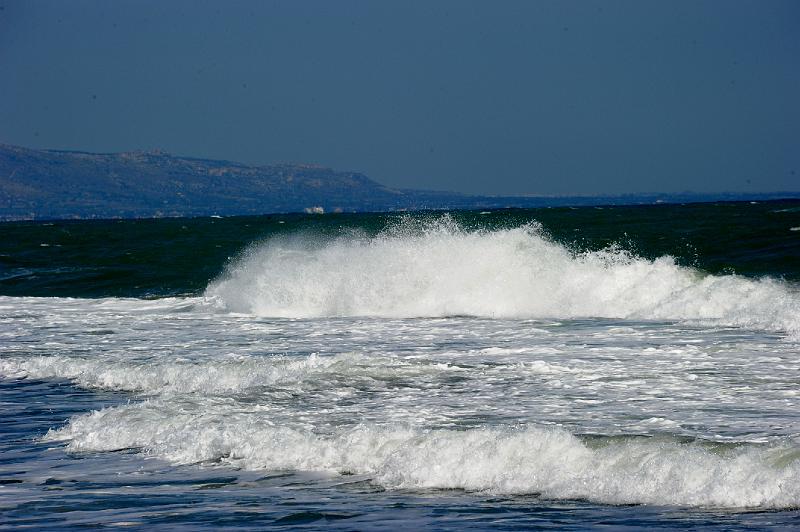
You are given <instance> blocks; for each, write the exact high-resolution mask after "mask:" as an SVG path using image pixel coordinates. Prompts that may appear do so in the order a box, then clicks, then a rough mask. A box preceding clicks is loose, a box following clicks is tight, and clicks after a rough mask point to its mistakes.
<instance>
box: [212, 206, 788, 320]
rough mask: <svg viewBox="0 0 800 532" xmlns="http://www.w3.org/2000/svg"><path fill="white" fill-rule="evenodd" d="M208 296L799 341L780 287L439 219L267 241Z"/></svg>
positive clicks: (265, 306) (231, 301) (259, 308)
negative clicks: (769, 335)
mask: <svg viewBox="0 0 800 532" xmlns="http://www.w3.org/2000/svg"><path fill="white" fill-rule="evenodd" d="M206 297H207V298H208V300H209V301H211V302H213V303H215V304H217V305H219V306H220V307H221V308H223V309H225V310H227V311H231V312H240V313H248V314H255V315H259V316H272V317H292V318H301V317H322V316H377V317H431V316H457V315H468V316H478V317H491V318H590V317H593V318H596V317H601V318H622V319H635V320H701V321H705V322H710V323H714V324H717V325H731V326H742V327H752V328H758V329H765V330H777V331H784V332H788V333H790V334H796V333H797V332H798V330H800V294H798V293H797V290H796V289H794V288H792V287H790V286H789V285H787V284H786V283H784V282H781V281H778V280H774V279H770V278H763V279H748V278H744V277H740V276H736V275H709V274H705V273H703V272H701V271H699V270H696V269H694V268H689V267H685V266H680V265H678V264H677V263H676V261H675V260H674V259H673V258H672V257H669V256H664V257H659V258H656V259H654V260H649V259H645V258H641V257H637V256H635V255H634V254H632V253H630V252H628V251H626V250H624V249H621V248H620V247H618V246H610V247H608V248H606V249H603V250H600V251H584V252H579V251H574V250H571V249H569V248H567V247H565V246H563V245H561V244H559V243H556V242H554V241H553V240H551V239H549V238H548V237H547V236H546V235H545V233H544V232H543V230H542V228H541V226H540V225H539V224H536V223H529V224H525V225H522V226H518V227H512V228H506V229H480V228H479V229H470V230H468V229H465V228H463V227H461V226H459V225H458V224H457V223H455V222H454V221H453V220H452V218H450V217H449V216H446V215H445V216H442V217H440V218H439V219H436V220H433V221H430V220H428V221H420V220H418V219H411V218H408V219H405V221H403V222H401V223H399V224H398V225H396V226H394V227H390V228H389V229H387V230H385V231H383V232H381V233H379V234H378V235H376V236H363V235H358V234H351V235H345V236H339V237H335V238H331V239H328V240H323V241H320V240H319V239H318V238H316V237H314V236H310V235H306V234H296V235H293V236H288V237H287V236H284V237H276V238H272V239H268V240H267V241H265V242H263V243H261V244H260V245H258V246H254V247H253V248H251V249H249V250H248V251H247V252H246V253H245V254H244V255H243V256H242V257H241V258H239V259H238V260H236V261H234V262H233V263H232V264H231V265H229V267H228V269H227V271H226V273H225V274H224V275H222V276H221V277H220V278H219V279H217V280H215V281H214V282H212V283H211V284H210V285H209V287H208V288H207V290H206Z"/></svg>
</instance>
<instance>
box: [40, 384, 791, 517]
mask: <svg viewBox="0 0 800 532" xmlns="http://www.w3.org/2000/svg"><path fill="white" fill-rule="evenodd" d="M46 439H47V440H50V441H68V442H69V443H68V447H67V448H68V450H70V451H72V452H97V451H116V450H122V449H131V448H136V449H141V450H144V451H145V452H147V453H148V454H150V455H151V456H155V457H158V458H161V459H165V460H168V461H170V462H172V463H174V464H196V463H212V464H214V463H216V464H221V465H226V466H229V467H230V466H233V467H237V468H244V469H250V470H261V469H263V470H271V471H275V470H304V471H322V472H329V473H332V474H337V473H340V474H358V475H365V476H366V477H368V478H369V479H370V480H371V481H372V482H373V483H375V484H377V485H380V486H382V487H385V488H388V489H464V490H468V491H486V492H490V493H497V494H538V495H541V496H542V497H545V498H558V499H586V500H590V501H595V502H600V503H610V504H637V503H646V504H659V505H682V506H711V507H729V508H743V507H759V508H794V507H797V506H798V505H800V483H798V482H797V479H798V478H800V448H798V447H797V446H794V445H792V444H790V443H786V442H784V443H781V444H773V445H753V444H747V445H727V446H723V445H720V444H716V445H714V444H708V443H705V444H704V443H702V442H698V441H695V442H692V443H681V442H680V441H678V440H676V439H674V438H668V437H665V438H660V439H659V438H641V437H638V438H634V437H628V438H612V437H604V438H598V439H595V440H586V441H584V440H582V439H580V438H578V437H576V436H574V435H572V434H570V433H569V432H567V431H565V430H563V429H560V428H554V427H553V428H547V427H537V426H529V427H518V428H510V427H494V428H484V429H471V430H464V431H457V430H444V429H440V430H422V429H417V428H413V427H397V426H375V425H360V426H357V427H354V428H349V429H340V430H338V431H336V432H334V433H332V434H316V433H314V432H311V431H309V430H305V429H294V428H290V427H285V426H276V425H273V424H272V423H270V421H269V420H268V419H260V420H254V419H253V418H252V416H249V415H242V414H237V413H235V412H226V413H221V412H220V413H217V414H214V413H212V412H210V411H209V410H208V409H206V410H204V411H203V413H202V414H195V415H191V414H187V413H186V411H185V410H183V411H181V409H180V406H176V405H174V404H173V403H165V402H162V401H157V400H155V401H148V402H145V403H141V404H138V405H126V406H121V407H115V408H109V409H104V410H100V411H96V412H92V413H90V414H87V415H84V416H80V417H76V418H73V419H72V421H71V422H70V424H69V425H67V426H66V427H65V428H63V429H60V430H57V431H51V432H50V433H49V434H48V435H47V436H46Z"/></svg>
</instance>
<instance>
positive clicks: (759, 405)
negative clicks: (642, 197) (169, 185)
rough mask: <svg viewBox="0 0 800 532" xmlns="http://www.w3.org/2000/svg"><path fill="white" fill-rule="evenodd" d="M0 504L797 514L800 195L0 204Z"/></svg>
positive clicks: (110, 516)
mask: <svg viewBox="0 0 800 532" xmlns="http://www.w3.org/2000/svg"><path fill="white" fill-rule="evenodd" d="M0 411H1V412H2V416H0V528H3V529H5V528H15V527H32V528H37V529H48V528H50V529H62V528H65V527H87V526H88V527H112V528H113V527H123V526H124V527H126V528H130V529H142V530H149V529H152V528H153V527H163V528H170V529H187V530H189V529H191V530H195V529H198V528H208V529H218V528H251V529H262V528H265V527H306V528H326V529H329V528H333V529H345V530H371V529H390V530H397V529H415V528H426V529H440V530H444V529H448V530H455V529H459V530H461V529H500V530H516V529H520V528H567V529H584V528H590V527H597V528H614V529H617V528H623V529H625V528H627V529H654V528H693V527H694V528H703V529H719V530H730V529H737V528H755V529H785V528H787V527H797V526H798V525H800V201H794V202H790V201H784V202H758V203H750V202H744V203H718V204H696V205H653V206H641V207H604V208H599V207H597V208H595V207H588V208H577V209H570V208H558V209H533V210H503V211H496V212H449V213H443V212H435V213H413V214H411V213H408V214H358V215H355V214H353V215H348V214H342V215H274V216H263V217H235V218H202V219H160V220H126V221H122V220H111V221H58V222H14V223H4V224H0Z"/></svg>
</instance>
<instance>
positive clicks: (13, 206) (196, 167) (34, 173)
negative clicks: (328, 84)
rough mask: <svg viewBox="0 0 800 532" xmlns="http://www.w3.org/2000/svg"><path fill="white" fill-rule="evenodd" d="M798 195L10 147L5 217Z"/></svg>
mask: <svg viewBox="0 0 800 532" xmlns="http://www.w3.org/2000/svg"><path fill="white" fill-rule="evenodd" d="M787 197H792V198H797V197H800V193H792V192H781V193H763V194H747V195H745V194H725V193H722V194H693V193H684V194H634V195H624V196H581V195H574V196H473V195H467V194H460V193H457V192H440V191H428V190H414V189H396V188H391V187H387V186H385V185H383V184H381V183H379V182H377V181H374V180H373V179H371V178H369V177H368V176H366V175H365V174H362V173H359V172H347V171H337V170H333V169H331V168H327V167H324V166H319V165H313V164H290V163H281V164H273V165H262V166H250V165H246V164H242V163H239V162H235V161H228V160H216V159H205V158H199V157H184V156H175V155H171V154H169V153H167V152H165V151H163V150H146V151H143V150H139V151H127V152H119V153H93V152H85V151H68V150H37V149H32V148H25V147H21V146H14V145H10V144H0V220H2V221H10V220H32V219H71V218H76V219H84V218H152V217H192V216H209V215H221V216H232V215H252V214H270V213H284V212H303V211H306V212H367V211H398V210H424V209H484V208H495V209H496V208H506V207H546V206H580V205H603V204H627V205H629V204H637V203H662V202H696V201H713V200H737V199H777V198H787Z"/></svg>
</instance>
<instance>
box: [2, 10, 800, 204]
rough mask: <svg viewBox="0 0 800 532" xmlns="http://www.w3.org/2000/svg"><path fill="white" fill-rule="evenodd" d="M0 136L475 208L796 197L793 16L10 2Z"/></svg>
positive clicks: (798, 36) (798, 150) (799, 180)
mask: <svg viewBox="0 0 800 532" xmlns="http://www.w3.org/2000/svg"><path fill="white" fill-rule="evenodd" d="M0 143H7V144H16V145H22V146H27V147H32V148H52V149H70V150H83V151H96V152H118V151H131V150H139V149H156V148H158V149H163V150H166V151H168V152H170V153H173V154H176V155H187V156H196V157H203V158H214V159H228V160H233V161H240V162H244V163H248V164H256V165H260V164H273V163H280V162H303V163H314V164H320V165H324V166H329V167H332V168H335V169H337V170H348V171H359V172H363V173H365V174H367V175H369V176H370V177H372V178H373V179H375V180H377V181H379V182H381V183H383V184H385V185H388V186H392V187H399V188H422V189H434V190H450V191H459V192H465V193H475V194H492V195H507V194H518V195H540V194H541V195H553V194H556V195H564V194H581V195H583V194H587V195H588V194H625V193H643V192H666V193H669V192H682V191H694V192H722V191H729V192H745V193H746V192H769V191H800V2H797V1H796V0H788V1H777V0H775V1H773V0H755V1H741V0H725V1H723V0H718V1H705V0H691V1H690V0H674V1H662V0H658V1H648V0H632V1H627V0H626V1H621V0H620V1H603V2H595V1H588V0H587V1H577V0H576V1H569V0H559V1H519V2H517V1H511V0H504V1H480V2H476V1H462V0H459V1H435V0H425V1H409V0H403V1H379V0H376V1H366V0H364V1H352V0H339V1H330V0H325V1H316V0H291V1H289V0H287V1H281V2H274V1H222V0H218V1H215V2H207V1H191V2H188V1H170V2H164V1H161V0H157V1H148V0H139V1H126V0H116V1H113V2H107V1H101V0H97V1H82V0H53V1H37V0H0Z"/></svg>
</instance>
